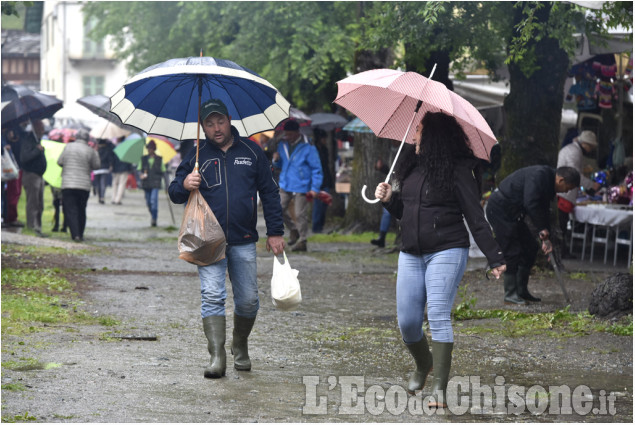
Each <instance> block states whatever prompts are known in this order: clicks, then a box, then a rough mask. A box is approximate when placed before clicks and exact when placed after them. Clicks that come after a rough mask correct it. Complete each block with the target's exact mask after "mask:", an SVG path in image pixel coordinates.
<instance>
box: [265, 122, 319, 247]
mask: <svg viewBox="0 0 635 425" xmlns="http://www.w3.org/2000/svg"><path fill="white" fill-rule="evenodd" d="M283 129H284V135H283V139H282V140H281V141H280V143H278V150H277V152H275V153H274V154H273V158H272V159H273V166H274V167H276V168H280V169H282V171H281V172H280V181H279V184H280V202H281V203H282V212H283V218H284V224H285V226H286V227H287V228H288V229H289V232H290V236H289V245H293V247H292V248H291V251H296V252H297V251H306V250H307V246H306V245H307V243H306V236H307V232H308V230H309V215H308V209H309V201H308V200H307V195H309V197H310V198H311V199H313V198H315V197H316V196H317V193H318V192H319V191H320V187H321V186H322V179H323V175H322V163H321V162H320V154H319V153H318V151H317V149H316V148H315V146H313V145H311V144H309V142H308V140H307V138H306V136H304V135H303V134H301V133H300V126H299V124H298V122H297V121H287V122H286V123H285V124H284V127H283ZM292 199H293V201H294V205H295V209H294V212H295V220H294V219H293V218H292V217H291V214H289V204H290V203H291V200H292Z"/></svg>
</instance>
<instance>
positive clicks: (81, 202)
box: [62, 189, 90, 239]
mask: <svg viewBox="0 0 635 425" xmlns="http://www.w3.org/2000/svg"><path fill="white" fill-rule="evenodd" d="M89 195H90V191H88V190H82V189H62V199H64V202H63V203H62V207H63V209H64V218H65V219H66V224H67V225H68V228H69V229H70V231H71V238H73V239H75V238H76V237H80V238H82V239H83V238H84V229H85V228H86V204H87V203H88V196H89Z"/></svg>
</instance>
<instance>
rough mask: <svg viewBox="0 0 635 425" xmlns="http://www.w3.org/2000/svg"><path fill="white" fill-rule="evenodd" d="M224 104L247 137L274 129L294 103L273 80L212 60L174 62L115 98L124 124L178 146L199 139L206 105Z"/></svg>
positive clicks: (146, 72)
mask: <svg viewBox="0 0 635 425" xmlns="http://www.w3.org/2000/svg"><path fill="white" fill-rule="evenodd" d="M212 98H214V99H220V100H221V101H222V102H223V103H224V104H225V105H226V106H227V109H228V111H229V115H230V116H231V117H232V125H233V126H234V127H236V128H237V129H238V132H239V133H240V135H242V136H245V137H247V136H250V135H252V134H254V133H258V132H261V131H266V130H271V129H273V128H274V127H275V126H276V125H277V124H278V123H279V122H280V121H282V120H283V119H285V118H287V117H288V116H289V107H290V106H291V105H290V104H289V102H288V101H287V100H286V99H285V98H284V97H283V96H282V95H281V94H280V92H278V90H277V89H276V88H275V87H274V86H273V85H271V83H269V82H268V81H267V80H265V79H264V78H262V77H261V76H259V75H258V74H256V73H255V72H253V71H251V70H249V69H247V68H244V67H242V66H240V65H238V64H236V63H234V62H231V61H228V60H224V59H215V58H211V57H189V58H178V59H170V60H168V61H166V62H163V63H159V64H157V65H153V66H151V67H149V68H146V69H145V70H143V71H141V72H140V73H139V74H137V75H136V76H134V77H133V78H132V79H131V80H129V81H128V82H127V83H126V84H125V85H124V86H123V87H122V88H121V89H120V90H119V91H117V93H115V95H114V96H112V97H111V109H110V110H111V111H112V112H113V113H115V114H116V115H117V116H118V117H119V118H120V119H121V121H122V122H123V123H124V124H129V125H132V126H134V127H136V128H138V129H140V130H142V131H145V132H146V133H153V134H161V135H164V136H168V137H172V138H175V139H177V140H185V139H196V138H197V136H198V134H199V133H198V131H199V129H200V124H199V119H198V116H199V108H200V103H201V100H202V101H206V100H208V99H212Z"/></svg>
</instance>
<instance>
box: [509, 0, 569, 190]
mask: <svg viewBox="0 0 635 425" xmlns="http://www.w3.org/2000/svg"><path fill="white" fill-rule="evenodd" d="M551 7H552V6H551V5H547V4H545V6H544V7H543V8H542V9H540V10H538V11H537V13H536V16H537V18H538V19H539V21H540V23H543V24H546V22H547V21H548V19H549V13H550V11H551ZM515 10H516V12H515V16H514V19H515V20H514V22H515V24H516V23H518V22H519V21H520V20H521V19H522V16H521V10H520V8H516V9H515ZM527 47H528V49H534V54H535V56H536V64H537V67H538V69H537V70H536V71H534V72H533V74H532V75H531V76H530V77H527V76H526V75H525V74H524V73H523V71H522V70H521V69H520V67H519V66H518V65H517V64H511V65H509V74H510V93H509V95H508V96H507V97H506V98H505V102H504V105H503V108H504V111H505V115H506V120H507V125H506V129H505V140H503V141H501V149H502V154H503V160H502V166H501V169H500V171H499V177H498V178H497V180H499V181H500V180H502V179H503V178H504V177H506V176H507V175H509V174H511V173H512V172H514V171H515V170H518V169H519V168H523V167H527V166H529V165H536V164H547V165H551V166H554V167H555V165H556V161H557V158H558V150H559V147H560V140H559V137H560V121H561V118H562V105H563V92H564V82H565V79H566V73H567V69H568V65H569V59H568V56H567V54H566V52H565V51H564V50H563V49H562V48H560V46H559V43H558V41H557V40H555V39H553V38H543V39H542V40H540V41H538V42H536V41H532V42H530V43H529V44H528V46H527Z"/></svg>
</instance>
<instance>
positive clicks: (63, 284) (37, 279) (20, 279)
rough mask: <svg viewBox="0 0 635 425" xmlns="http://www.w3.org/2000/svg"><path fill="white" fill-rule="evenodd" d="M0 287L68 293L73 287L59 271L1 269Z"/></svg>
mask: <svg viewBox="0 0 635 425" xmlns="http://www.w3.org/2000/svg"><path fill="white" fill-rule="evenodd" d="M2 286H3V288H4V287H5V286H11V287H13V288H15V289H45V290H47V291H53V292H63V291H70V290H71V289H72V287H73V285H72V284H71V283H70V282H69V281H68V280H66V279H65V278H63V277H61V276H60V275H59V270H54V269H42V270H29V269H9V268H3V269H2Z"/></svg>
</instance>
